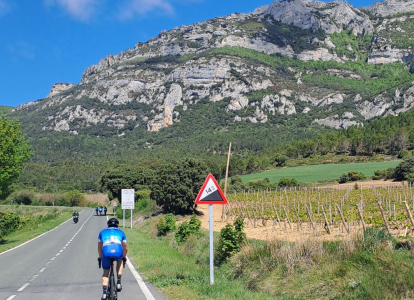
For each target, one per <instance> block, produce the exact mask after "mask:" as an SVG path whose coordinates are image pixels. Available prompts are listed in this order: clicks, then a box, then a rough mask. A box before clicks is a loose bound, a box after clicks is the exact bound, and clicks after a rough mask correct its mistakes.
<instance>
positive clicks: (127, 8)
mask: <svg viewBox="0 0 414 300" xmlns="http://www.w3.org/2000/svg"><path fill="white" fill-rule="evenodd" d="M152 11H156V12H158V13H162V14H167V15H173V14H174V8H173V7H172V5H171V4H170V3H169V2H168V1H166V0H126V1H125V2H124V3H123V5H122V7H121V9H120V12H119V14H118V18H119V19H120V20H127V19H131V18H133V17H134V16H135V15H138V16H143V15H146V14H147V13H149V12H152Z"/></svg>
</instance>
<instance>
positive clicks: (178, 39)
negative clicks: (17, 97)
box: [13, 0, 414, 136]
mask: <svg viewBox="0 0 414 300" xmlns="http://www.w3.org/2000/svg"><path fill="white" fill-rule="evenodd" d="M411 2H413V0H401V1H399V0H387V1H385V2H380V3H374V4H372V5H371V6H370V7H365V8H364V9H365V10H362V9H361V10H359V9H357V8H355V7H353V6H351V5H350V4H348V3H347V2H341V1H335V2H327V3H325V2H319V1H310V0H289V1H274V2H273V3H271V4H269V5H268V6H263V7H260V8H257V9H256V10H255V11H253V12H252V13H248V14H231V15H229V16H225V17H217V18H214V19H211V20H207V21H204V22H200V23H196V24H191V25H188V26H181V27H179V28H175V29H172V30H170V31H163V32H161V33H160V34H159V35H158V36H157V37H154V38H152V39H150V40H149V41H148V42H145V43H138V44H136V45H135V47H134V49H128V50H126V51H124V52H122V53H120V54H117V55H108V56H107V57H106V58H105V59H102V60H101V61H100V62H99V64H98V65H92V66H90V67H88V68H87V69H86V70H85V71H84V72H83V75H82V79H81V82H80V83H79V84H77V85H71V84H60V85H57V86H58V87H59V88H58V89H56V88H52V90H51V93H50V94H49V95H48V97H46V98H44V99H42V100H39V101H36V102H31V103H26V104H23V105H21V106H19V107H17V108H16V109H15V110H14V112H13V114H14V115H15V116H17V117H20V118H21V119H22V120H23V122H24V123H25V122H26V123H28V124H29V126H27V127H28V128H31V130H32V131H31V133H30V132H29V134H30V135H34V136H36V135H39V134H40V135H44V134H46V133H48V132H49V133H50V132H66V133H68V134H70V135H79V134H85V132H90V131H91V130H90V129H89V128H91V127H96V126H101V125H103V126H106V128H107V129H108V130H110V131H111V132H113V133H112V134H114V132H116V135H118V136H123V135H125V134H127V133H128V132H130V131H133V130H137V128H145V130H146V131H147V132H158V131H160V130H162V129H163V128H167V127H169V126H174V125H175V124H178V123H179V122H180V121H181V116H182V114H183V112H185V111H187V110H188V109H189V108H191V107H192V106H194V105H197V103H198V102H200V101H201V100H203V99H209V101H212V102H219V101H226V103H227V104H226V106H225V111H226V112H227V114H228V117H230V116H231V118H232V121H233V123H234V124H236V123H246V124H247V125H246V126H247V127H248V126H249V124H272V123H273V124H277V123H279V122H282V121H281V120H282V119H283V118H284V116H289V117H294V118H297V119H304V120H306V121H303V124H306V126H309V125H310V124H319V125H322V126H325V127H328V128H335V129H341V128H347V127H349V126H351V125H362V124H363V123H364V122H366V121H368V120H371V119H373V118H377V117H383V116H387V115H396V114H398V113H399V112H403V111H407V110H409V109H411V108H412V107H413V106H414V86H413V84H412V82H413V81H414V77H413V76H412V74H411V73H413V72H414V64H413V57H414V55H413V46H414V39H413V38H412V34H411V33H412V32H413V31H412V27H411V24H414V13H409V11H412V9H411V10H409V11H407V10H406V11H405V12H406V14H405V15H403V16H396V17H391V18H388V17H387V16H389V12H390V11H392V12H395V13H396V14H399V13H401V10H402V8H401V7H403V6H405V5H406V4H407V3H408V4H410V3H411ZM384 7H386V8H387V9H388V10H387V13H388V15H386V16H385V15H384ZM390 7H391V9H389V8H390ZM364 11H366V12H369V13H365V12H364ZM373 16H374V19H372V18H373ZM375 16H380V18H377V17H375ZM407 24H408V25H409V26H408V25H407ZM404 26H406V27H407V28H406V27H404ZM375 32H376V33H375ZM403 42H404V43H405V44H402V43H403ZM410 72H411V73H410ZM387 73H388V74H387ZM390 73H391V75H390ZM269 126H273V125H269ZM92 131H93V130H92ZM100 131H102V130H100Z"/></svg>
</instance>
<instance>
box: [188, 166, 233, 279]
mask: <svg viewBox="0 0 414 300" xmlns="http://www.w3.org/2000/svg"><path fill="white" fill-rule="evenodd" d="M195 204H208V211H209V220H208V223H209V240H210V251H209V252H210V285H213V284H214V246H213V241H214V235H213V233H214V222H213V220H214V218H213V204H227V199H226V197H225V196H224V194H223V192H222V191H221V189H220V186H219V184H218V183H217V181H216V179H215V178H214V176H213V175H212V174H211V173H210V174H208V176H207V178H206V181H204V184H203V186H202V187H201V189H200V192H199V193H198V195H197V198H196V199H195Z"/></svg>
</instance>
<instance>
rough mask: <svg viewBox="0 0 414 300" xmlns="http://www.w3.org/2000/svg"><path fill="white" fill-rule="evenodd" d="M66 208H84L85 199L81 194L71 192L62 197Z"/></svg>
mask: <svg viewBox="0 0 414 300" xmlns="http://www.w3.org/2000/svg"><path fill="white" fill-rule="evenodd" d="M63 199H64V202H65V203H66V204H67V205H66V206H85V203H86V199H85V197H84V196H83V194H82V193H81V192H79V191H78V190H73V191H70V192H66V193H65V194H64V195H63Z"/></svg>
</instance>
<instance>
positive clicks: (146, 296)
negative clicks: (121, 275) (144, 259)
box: [127, 255, 155, 300]
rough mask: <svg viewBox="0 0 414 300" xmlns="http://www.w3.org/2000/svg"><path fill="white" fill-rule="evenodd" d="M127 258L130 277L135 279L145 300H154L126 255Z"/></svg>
mask: <svg viewBox="0 0 414 300" xmlns="http://www.w3.org/2000/svg"><path fill="white" fill-rule="evenodd" d="M127 258H128V260H127V265H128V268H129V270H130V271H131V273H132V275H133V276H134V277H135V280H136V281H137V283H138V285H139V287H140V288H141V291H142V292H143V293H144V295H145V298H147V300H155V298H154V296H153V295H152V294H151V291H150V290H149V289H148V287H147V285H146V284H145V282H144V280H142V277H141V276H140V275H139V273H138V271H137V270H136V269H135V267H134V266H133V265H132V263H131V261H130V258H129V257H128V255H127Z"/></svg>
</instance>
